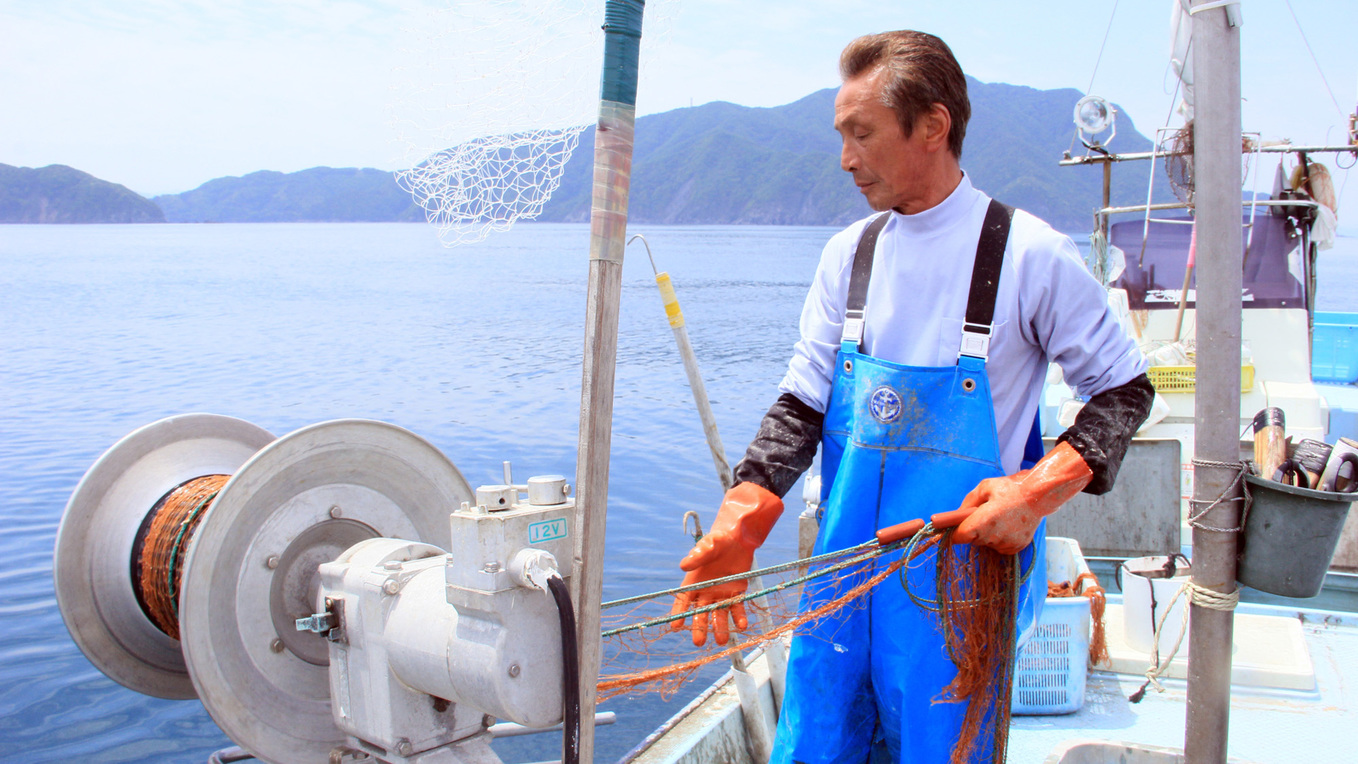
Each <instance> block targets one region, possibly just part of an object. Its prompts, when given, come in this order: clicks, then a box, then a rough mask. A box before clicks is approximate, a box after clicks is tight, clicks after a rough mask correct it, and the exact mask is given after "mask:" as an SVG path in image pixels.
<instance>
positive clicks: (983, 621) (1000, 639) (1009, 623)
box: [909, 532, 1020, 764]
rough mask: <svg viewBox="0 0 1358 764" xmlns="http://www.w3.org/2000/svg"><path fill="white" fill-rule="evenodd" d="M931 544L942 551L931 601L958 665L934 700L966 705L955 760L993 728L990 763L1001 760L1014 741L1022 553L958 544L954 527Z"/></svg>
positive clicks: (956, 763) (967, 757)
mask: <svg viewBox="0 0 1358 764" xmlns="http://www.w3.org/2000/svg"><path fill="white" fill-rule="evenodd" d="M931 542H932V545H933V546H935V547H937V549H938V557H937V559H938V562H937V565H938V575H937V581H938V598H937V600H936V601H935V602H934V603H932V604H933V606H934V607H936V608H937V610H938V613H939V625H940V626H941V628H942V629H943V636H944V640H945V643H946V645H947V648H948V655H949V657H951V658H952V661H953V663H954V664H956V665H957V676H956V677H955V678H954V679H953V681H952V683H951V684H949V685H948V686H947V687H945V688H943V692H942V693H941V694H940V695H939V697H938V699H937V700H936V701H935V702H937V703H962V702H965V703H966V704H967V710H966V713H965V714H964V715H963V717H962V731H961V734H960V735H959V736H958V740H957V743H956V744H955V745H954V746H953V750H952V757H951V758H950V760H949V761H950V762H951V763H952V764H965V762H969V761H972V760H973V757H974V755H975V754H976V748H977V746H978V745H980V744H981V742H982V741H983V740H985V739H986V738H987V734H986V733H987V727H989V731H990V735H989V737H990V739H991V746H992V748H991V750H992V755H991V758H990V761H996V762H1002V761H1004V756H1005V749H1006V748H1007V746H1008V742H1009V694H1010V691H1011V688H1012V686H1013V682H1014V640H1015V629H1016V623H1017V619H1018V592H1019V584H1020V576H1019V572H1018V564H1017V561H1018V558H1017V557H1015V556H1012V555H1002V554H1000V553H999V552H996V551H994V550H992V549H986V548H985V547H971V546H964V545H957V544H953V543H952V533H951V532H945V533H943V534H942V535H940V536H935V537H934V538H933V539H931ZM922 547H924V544H921V545H918V546H916V547H915V548H913V549H912V550H911V552H910V554H909V556H910V557H912V558H913V557H915V556H918V555H919V554H920V553H922V551H923V549H922ZM912 596H913V594H912ZM917 601H918V600H917Z"/></svg>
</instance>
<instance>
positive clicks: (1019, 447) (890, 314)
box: [779, 176, 1146, 473]
mask: <svg viewBox="0 0 1358 764" xmlns="http://www.w3.org/2000/svg"><path fill="white" fill-rule="evenodd" d="M989 203H990V198H989V197H987V196H986V195H985V194H983V193H981V192H980V191H978V190H976V189H975V188H973V187H972V185H971V182H970V180H969V179H968V178H966V177H965V176H964V177H963V178H962V182H961V183H960V184H959V185H958V187H957V188H956V189H955V190H954V191H953V192H952V194H951V195H949V196H948V198H947V199H945V200H944V201H943V202H942V203H941V204H939V205H937V206H935V207H932V208H930V209H928V210H925V211H923V212H920V213H918V214H915V215H902V214H899V213H896V212H892V213H890V214H891V219H890V220H889V221H888V222H887V224H886V227H885V228H884V229H883V230H882V233H881V235H880V237H879V238H878V240H877V253H876V257H875V259H874V261H873V265H872V279H871V280H870V281H869V285H868V296H867V304H866V306H865V308H864V310H865V313H866V320H867V324H866V327H865V330H864V337H863V345H862V348H863V351H864V352H865V353H867V354H868V355H871V356H874V357H876V358H881V359H883V360H887V361H892V362H895V363H901V364H907V365H910V366H951V365H953V364H955V363H956V362H957V354H958V350H959V349H960V347H961V343H962V320H963V317H964V316H965V315H966V306H967V295H968V293H969V291H970V288H971V270H972V265H973V263H974V261H975V255H976V244H977V241H978V240H979V239H980V235H981V224H982V221H983V220H984V219H985V213H986V208H987V206H988V205H989ZM873 217H875V215H874V216H873ZM871 219H872V218H865V219H863V220H860V221H859V222H857V223H854V224H853V225H851V226H849V227H848V228H846V229H845V230H843V231H841V232H840V233H838V234H836V235H835V236H834V237H833V238H831V239H830V241H829V243H828V244H826V246H825V250H824V252H823V253H822V254H821V259H820V265H819V266H818V267H817V269H816V276H815V280H814V281H813V282H812V284H811V291H810V293H809V294H807V296H806V304H805V305H804V306H803V308H802V318H801V335H802V338H801V340H800V341H799V342H798V343H797V345H796V346H795V348H794V349H793V355H792V360H791V362H790V363H789V364H788V371H787V375H786V376H785V377H784V378H783V381H782V383H781V384H780V385H779V390H780V391H781V392H784V393H792V394H794V395H796V396H797V397H798V398H800V399H801V400H802V401H804V402H806V404H807V405H809V406H812V407H813V408H815V409H816V410H818V411H821V412H824V411H825V408H826V406H827V405H828V403H829V400H830V386H831V380H832V379H833V377H834V370H835V354H836V353H837V352H838V351H839V346H840V334H841V328H842V326H843V323H844V310H845V307H844V306H845V302H846V301H847V300H848V292H849V275H850V271H851V270H852V266H853V256H854V250H855V249H856V248H857V246H858V239H859V236H860V235H861V234H862V232H863V229H864V227H865V226H866V225H867V224H868V222H869V221H870V220H871ZM1049 361H1054V362H1056V363H1057V364H1059V365H1060V366H1061V369H1062V371H1063V372H1064V373H1065V379H1066V382H1067V383H1068V384H1070V385H1071V387H1073V388H1074V389H1075V390H1076V391H1078V392H1079V393H1080V394H1082V395H1086V396H1093V395H1097V394H1099V393H1101V392H1104V391H1105V390H1109V389H1112V388H1114V387H1118V386H1120V385H1124V384H1126V383H1128V382H1130V381H1132V380H1133V379H1135V378H1136V377H1137V376H1139V375H1140V374H1143V373H1144V372H1145V370H1146V361H1145V358H1144V357H1143V356H1142V354H1141V351H1140V350H1139V349H1138V348H1137V346H1136V343H1135V342H1134V341H1133V340H1132V339H1131V337H1129V336H1128V335H1127V333H1126V331H1125V330H1124V329H1123V327H1122V325H1121V324H1120V323H1119V322H1118V320H1117V316H1116V315H1115V314H1114V313H1113V312H1112V311H1111V310H1110V309H1109V306H1108V298H1107V293H1106V292H1105V291H1104V289H1103V287H1102V286H1100V285H1099V283H1098V282H1097V281H1095V280H1094V277H1093V276H1091V275H1090V274H1089V272H1088V271H1087V270H1085V266H1084V263H1083V262H1081V260H1080V255H1079V251H1078V250H1077V249H1076V248H1075V244H1074V243H1073V242H1071V240H1070V238H1069V237H1067V236H1065V235H1064V234H1060V233H1058V232H1056V231H1054V230H1052V228H1051V226H1049V225H1047V224H1046V223H1044V222H1042V221H1041V220H1039V219H1037V218H1036V217H1033V216H1032V215H1030V214H1028V213H1026V212H1023V211H1022V210H1016V211H1015V212H1014V219H1013V225H1012V228H1011V230H1010V233H1009V242H1008V244H1007V245H1006V247H1005V254H1004V264H1003V267H1002V270H1001V275H1000V284H999V293H998V295H997V297H996V300H995V317H994V326H993V329H992V334H991V341H990V352H989V360H988V361H987V363H986V371H987V376H988V377H989V379H990V385H991V399H992V403H993V404H994V408H995V424H996V429H997V434H998V436H999V443H1000V455H1001V461H1002V463H1003V466H1004V469H1005V471H1006V472H1008V473H1013V472H1015V471H1017V470H1018V468H1019V462H1020V461H1021V459H1022V456H1023V446H1024V443H1025V441H1026V440H1027V437H1028V433H1029V430H1030V429H1031V428H1032V424H1033V417H1034V415H1035V413H1036V411H1037V406H1038V403H1039V398H1040V396H1041V394H1042V384H1043V381H1044V379H1045V378H1046V373H1047V364H1048V362H1049Z"/></svg>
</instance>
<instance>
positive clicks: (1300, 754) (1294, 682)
mask: <svg viewBox="0 0 1358 764" xmlns="http://www.w3.org/2000/svg"><path fill="white" fill-rule="evenodd" d="M1119 599H1120V598H1117V597H1113V598H1110V608H1109V611H1110V616H1111V617H1110V618H1109V619H1108V621H1107V623H1108V625H1109V641H1110V652H1111V653H1112V654H1113V659H1114V664H1115V666H1116V667H1117V668H1118V669H1119V670H1124V671H1127V672H1129V673H1113V672H1110V671H1092V672H1090V674H1089V678H1088V681H1087V683H1086V688H1085V701H1084V705H1083V707H1082V708H1081V709H1080V710H1079V711H1077V712H1075V713H1071V714H1064V715H1053V716H1016V717H1014V719H1013V723H1012V724H1011V727H1010V738H1009V756H1008V760H1009V761H1010V762H1015V763H1016V764H1020V763H1021V764H1030V763H1037V762H1049V763H1050V764H1058V762H1061V761H1063V760H1062V759H1061V754H1060V753H1059V752H1060V751H1061V750H1063V749H1064V748H1066V747H1068V746H1070V745H1071V744H1072V742H1074V741H1080V740H1092V741H1101V742H1116V743H1130V744H1133V745H1134V747H1136V748H1137V749H1149V750H1158V749H1179V750H1182V748H1183V744H1184V711H1185V704H1186V702H1187V697H1186V683H1185V681H1184V680H1183V679H1179V678H1173V677H1174V676H1176V675H1178V676H1183V675H1184V665H1185V664H1184V660H1183V659H1182V658H1176V659H1175V661H1174V662H1173V664H1172V665H1171V667H1170V669H1169V670H1168V671H1167V672H1166V673H1165V675H1164V676H1163V677H1162V678H1161V680H1160V681H1161V684H1162V685H1163V686H1164V688H1165V692H1163V693H1160V692H1156V691H1155V690H1154V689H1153V688H1152V689H1150V690H1148V691H1147V693H1146V696H1145V698H1143V699H1142V701H1141V702H1140V703H1138V704H1134V703H1132V702H1131V701H1130V700H1128V698H1129V696H1131V695H1132V694H1133V693H1134V692H1136V690H1137V689H1138V688H1140V687H1141V684H1142V683H1143V682H1144V681H1145V678H1144V676H1142V675H1140V674H1139V673H1134V672H1139V671H1141V670H1142V669H1143V666H1144V664H1145V663H1146V662H1147V659H1146V658H1145V657H1144V654H1139V655H1138V654H1134V653H1133V652H1131V651H1129V648H1127V647H1125V645H1122V644H1121V638H1120V630H1121V626H1120V621H1119V616H1120V613H1119V612H1118V611H1119V608H1118V607H1116V606H1117V605H1118V604H1120V603H1118V600H1119ZM1237 616H1238V617H1237V619H1236V645H1237V647H1236V650H1235V653H1234V655H1235V658H1236V661H1235V663H1236V665H1235V667H1234V668H1235V676H1236V679H1237V682H1236V683H1234V684H1233V685H1232V688H1231V718H1230V735H1229V755H1230V757H1231V761H1233V762H1241V763H1244V762H1249V763H1252V764H1292V763H1293V762H1297V761H1306V762H1314V763H1315V764H1340V763H1341V762H1343V763H1347V762H1353V761H1358V754H1356V753H1355V750H1354V749H1355V740H1358V685H1355V683H1354V682H1353V681H1352V678H1353V677H1358V617H1355V616H1353V615H1349V614H1344V613H1335V612H1329V611H1320V610H1297V609H1295V608H1280V607H1273V606H1267V605H1241V606H1240V607H1239V608H1238V609H1237ZM1284 626H1285V627H1287V628H1286V629H1285V630H1286V631H1288V632H1290V633H1292V634H1294V635H1296V634H1299V635H1300V640H1301V642H1302V643H1303V644H1304V649H1303V653H1304V657H1303V659H1301V660H1297V657H1298V656H1297V651H1296V650H1281V649H1272V648H1270V647H1269V645H1274V646H1275V647H1276V646H1277V644H1278V636H1277V635H1278V633H1279V629H1280V627H1284ZM1284 641H1290V640H1284ZM1251 643H1253V644H1251ZM1261 643H1262V645H1261ZM1261 646H1262V647H1263V649H1262V650H1261V649H1260V647H1261ZM750 670H751V673H752V674H754V675H756V677H757V679H758V680H760V683H761V685H762V686H761V688H760V689H761V691H762V692H764V693H767V692H768V689H767V687H768V685H767V672H766V670H765V668H764V666H763V661H762V659H756V660H754V661H752V662H751V664H750ZM1260 685H1273V686H1272V687H1267V686H1260ZM1298 687H1303V688H1305V689H1296V688H1298ZM769 699H770V700H771V698H769ZM740 714H741V711H740V705H739V703H738V702H737V700H736V697H735V690H734V688H733V687H732V686H731V684H730V682H729V677H728V678H727V679H724V680H721V681H718V682H717V683H716V684H715V685H713V686H712V687H711V688H709V690H708V691H707V692H706V693H704V694H703V695H702V696H700V697H699V698H697V699H695V700H694V702H692V703H690V704H689V706H688V707H686V708H685V709H684V710H682V711H680V713H679V714H677V715H676V716H675V718H673V719H671V720H670V722H669V723H668V724H666V725H665V726H664V727H662V728H661V730H658V731H657V734H655V735H652V737H651V738H650V739H648V740H647V741H646V742H644V743H643V744H642V745H640V746H638V747H637V749H636V750H634V751H633V752H632V753H631V754H630V755H629V756H628V757H626V758H624V761H628V762H637V763H638V764H640V763H641V762H646V763H647V764H651V763H658V762H666V763H667V764H679V763H680V762H683V763H685V764H688V763H690V762H691V763H693V764H697V763H698V762H710V761H715V760H723V761H730V762H747V761H749V760H750V759H749V756H748V754H747V753H746V751H745V747H744V726H743V723H742V721H741V715H740ZM1180 760H1181V759H1179V758H1178V757H1175V756H1171V755H1169V754H1160V755H1159V756H1158V757H1157V756H1155V755H1150V756H1147V757H1141V758H1138V757H1137V756H1136V755H1132V756H1131V757H1130V758H1129V757H1126V756H1124V757H1122V758H1108V759H1104V758H1098V759H1091V758H1086V757H1073V756H1072V757H1069V758H1066V759H1065V760H1064V762H1065V764H1071V762H1087V761H1125V762H1150V761H1156V762H1159V761H1167V762H1173V761H1180Z"/></svg>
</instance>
